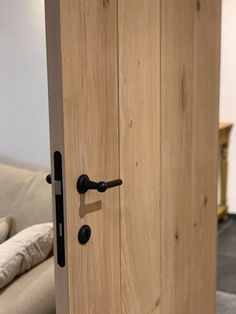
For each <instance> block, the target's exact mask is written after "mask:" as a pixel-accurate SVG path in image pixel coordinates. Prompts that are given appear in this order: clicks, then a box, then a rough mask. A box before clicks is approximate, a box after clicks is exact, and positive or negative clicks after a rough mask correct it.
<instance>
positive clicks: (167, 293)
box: [161, 0, 194, 314]
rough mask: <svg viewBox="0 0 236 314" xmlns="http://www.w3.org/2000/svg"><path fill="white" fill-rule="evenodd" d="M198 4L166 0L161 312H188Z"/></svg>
mask: <svg viewBox="0 0 236 314" xmlns="http://www.w3.org/2000/svg"><path fill="white" fill-rule="evenodd" d="M193 21H194V4H193V1H188V0H181V1H175V0H167V1H162V23H161V25H162V42H161V45H162V46H161V49H162V57H161V58H162V59H161V60H162V64H161V66H162V70H161V75H162V76H161V94H162V96H161V229H162V232H161V247H162V248H161V276H162V284H161V314H173V313H175V314H189V313H190V312H189V298H190V293H191V292H190V290H189V282H190V267H189V265H190V251H191V242H190V233H191V226H190V221H191V192H192V191H191V189H192V186H191V184H192V111H193V34H194V22H193Z"/></svg>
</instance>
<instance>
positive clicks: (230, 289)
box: [217, 216, 236, 314]
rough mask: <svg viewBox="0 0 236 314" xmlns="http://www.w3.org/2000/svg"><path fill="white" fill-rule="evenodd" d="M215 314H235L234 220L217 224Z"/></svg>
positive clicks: (235, 240) (235, 255) (235, 228)
mask: <svg viewBox="0 0 236 314" xmlns="http://www.w3.org/2000/svg"><path fill="white" fill-rule="evenodd" d="M217 290H218V292H217V314H236V218H235V217H234V216H231V217H230V218H229V220H228V221H226V222H222V223H220V224H219V229H218V269H217Z"/></svg>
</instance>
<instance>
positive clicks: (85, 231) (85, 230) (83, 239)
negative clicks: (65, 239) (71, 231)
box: [78, 225, 92, 245]
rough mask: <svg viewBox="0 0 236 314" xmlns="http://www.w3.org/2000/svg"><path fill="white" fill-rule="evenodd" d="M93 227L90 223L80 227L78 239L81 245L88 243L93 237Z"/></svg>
mask: <svg viewBox="0 0 236 314" xmlns="http://www.w3.org/2000/svg"><path fill="white" fill-rule="evenodd" d="M91 233H92V232H91V228H90V227H89V226H88V225H84V226H82V227H81V228H80V230H79V234H78V240H79V243H80V244H81V245H85V244H86V243H88V241H89V240H90V237H91Z"/></svg>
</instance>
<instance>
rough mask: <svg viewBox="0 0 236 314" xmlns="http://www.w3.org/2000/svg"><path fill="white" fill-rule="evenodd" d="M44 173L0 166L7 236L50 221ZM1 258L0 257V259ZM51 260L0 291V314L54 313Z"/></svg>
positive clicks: (0, 208)
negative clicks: (9, 220) (9, 224)
mask: <svg viewBox="0 0 236 314" xmlns="http://www.w3.org/2000/svg"><path fill="white" fill-rule="evenodd" d="M45 177H46V174H45V173H42V172H33V171H29V170H25V169H20V168H16V167H12V166H8V165H5V164H3V163H0V216H2V217H4V216H7V215H11V216H12V217H13V220H14V222H13V226H12V230H11V235H10V236H13V235H14V234H16V233H17V232H19V231H20V230H22V229H24V228H26V227H28V226H31V225H34V224H38V223H43V222H50V221H52V213H51V187H50V186H49V185H48V184H47V183H46V181H45ZM0 258H1V257H0ZM54 290H55V284H54V262H53V257H51V258H49V259H47V260H46V261H44V262H43V263H42V264H40V265H38V266H37V267H35V268H33V269H32V270H30V271H29V272H27V273H26V274H24V275H22V276H20V277H18V278H17V279H15V280H14V281H13V282H12V283H10V284H9V285H8V286H7V287H6V288H4V289H2V290H0V314H55V313H56V310H55V297H54Z"/></svg>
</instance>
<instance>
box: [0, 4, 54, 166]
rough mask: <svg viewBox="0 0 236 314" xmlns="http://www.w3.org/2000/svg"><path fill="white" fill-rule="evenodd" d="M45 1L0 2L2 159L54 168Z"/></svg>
mask: <svg viewBox="0 0 236 314" xmlns="http://www.w3.org/2000/svg"><path fill="white" fill-rule="evenodd" d="M44 23H45V18H44V0H0V159H3V157H4V158H7V159H8V158H11V159H13V160H17V161H19V162H22V163H26V164H28V163H29V164H31V165H35V166H36V167H42V168H45V169H48V168H49V126H48V102H47V73H46V71H47V67H46V44H45V25H44Z"/></svg>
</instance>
